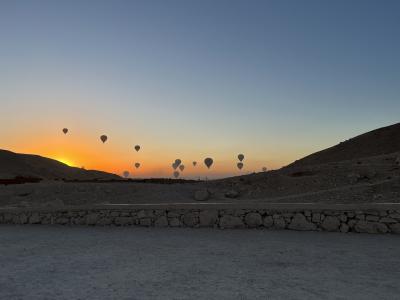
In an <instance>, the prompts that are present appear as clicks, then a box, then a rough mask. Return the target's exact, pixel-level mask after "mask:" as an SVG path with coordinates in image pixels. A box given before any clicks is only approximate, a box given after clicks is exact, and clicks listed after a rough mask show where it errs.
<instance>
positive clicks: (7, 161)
mask: <svg viewBox="0 0 400 300" xmlns="http://www.w3.org/2000/svg"><path fill="white" fill-rule="evenodd" d="M17 176H19V177H30V178H41V179H67V180H74V179H76V180H91V179H102V180H112V179H120V177H119V176H117V175H114V174H110V173H106V172H101V171H94V170H84V169H81V168H75V167H70V166H68V165H66V164H63V163H61V162H59V161H57V160H54V159H50V158H45V157H42V156H38V155H30V154H19V153H14V152H11V151H7V150H0V178H2V179H10V178H15V177H17Z"/></svg>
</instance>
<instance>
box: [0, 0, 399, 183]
mask: <svg viewBox="0 0 400 300" xmlns="http://www.w3.org/2000/svg"><path fill="white" fill-rule="evenodd" d="M399 37H400V2H399V1H361V0H360V1H323V0H321V1H94V0H93V1H4V0H2V1H0V44H1V47H0V103H1V104H2V111H3V113H2V118H1V119H0V125H1V129H0V136H2V137H3V138H2V139H1V144H0V146H1V147H3V148H11V149H13V150H16V151H18V150H21V151H22V150H25V149H29V150H30V149H33V150H35V149H36V151H38V152H41V151H42V150H41V149H40V148H38V147H36V148H32V147H30V145H27V144H26V143H28V142H26V143H25V142H23V138H24V137H25V136H27V135H31V134H32V132H33V130H35V134H37V136H38V137H40V136H41V135H43V138H44V137H46V138H48V136H50V135H51V132H52V131H54V130H58V129H59V128H60V127H63V126H76V127H77V130H78V128H79V130H82V131H85V132H87V133H88V135H90V134H93V135H94V136H97V135H98V134H99V133H100V132H109V134H110V135H113V136H116V137H118V139H119V140H120V141H121V142H120V143H116V144H115V145H114V147H115V149H114V150H115V151H116V152H118V151H120V152H123V151H124V150H123V148H124V147H125V146H124V144H123V142H122V141H124V140H125V141H130V140H132V142H134V141H136V140H139V141H140V142H142V143H144V144H146V145H148V147H149V148H151V149H153V151H154V152H152V153H157V150H159V151H161V150H160V149H163V151H164V153H166V159H169V158H170V157H174V155H175V156H176V154H179V155H181V156H184V155H188V159H189V156H194V155H195V154H196V153H198V155H199V157H202V155H203V156H204V155H206V154H207V153H210V155H215V156H216V157H218V158H219V159H220V160H221V161H224V160H225V156H226V157H227V158H226V161H227V163H228V161H229V159H230V157H231V156H232V155H234V154H235V153H236V152H246V153H247V154H248V155H247V157H249V163H250V165H251V169H256V168H258V165H260V166H261V164H264V162H265V163H266V164H268V165H271V166H273V167H278V166H280V165H282V164H285V163H288V162H290V161H291V160H293V159H297V158H299V157H301V156H303V155H306V154H308V153H310V152H313V151H316V150H320V149H322V148H325V147H327V146H331V145H333V144H336V143H338V142H340V141H341V140H343V139H346V138H349V137H351V136H354V135H356V134H359V133H362V132H365V131H368V130H371V129H374V128H377V127H381V126H384V125H389V124H392V123H396V122H398V121H399V117H398V116H399V115H400V101H399V96H400V92H399V86H400V57H399V53H400V38H399ZM68 124H69V125H68ZM28 125H29V126H28ZM27 126H28V128H29V129H27ZM17 137H21V138H17ZM30 143H32V141H30ZM41 143H42V141H41ZM42 152H43V151H42ZM75 155H77V154H75ZM78 156H79V155H78ZM228 157H229V159H228ZM250 158H252V159H253V160H252V161H251V160H250ZM82 163H83V162H82ZM160 163H161V162H160ZM168 164H169V161H168ZM94 167H96V165H94ZM226 170H228V169H226ZM226 170H225V169H224V172H228V171H226ZM249 171H250V169H249ZM154 172H155V173H154V174H156V173H157V172H158V171H157V172H156V171H154ZM221 172H222V171H221ZM156 175H157V174H156Z"/></svg>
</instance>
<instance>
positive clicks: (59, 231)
mask: <svg viewBox="0 0 400 300" xmlns="http://www.w3.org/2000/svg"><path fill="white" fill-rule="evenodd" d="M399 249H400V237H398V236H394V235H368V234H354V235H353V234H340V233H328V234H327V233H320V232H294V231H265V230H214V229H195V230H194V229H172V228H169V229H168V228H166V229H157V228H151V229H147V228H126V227H125V228H123V227H57V226H34V225H33V226H29V225H26V226H9V225H3V226H0V299H10V300H13V299H30V300H35V299H38V300H39V299H40V300H43V299H52V300H58V299H140V300H142V299H362V300H366V299H399V295H400V254H399Z"/></svg>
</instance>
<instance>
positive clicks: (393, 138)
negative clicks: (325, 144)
mask: <svg viewBox="0 0 400 300" xmlns="http://www.w3.org/2000/svg"><path fill="white" fill-rule="evenodd" d="M398 151H400V123H397V124H394V125H390V126H387V127H382V128H379V129H375V130H373V131H370V132H367V133H364V134H361V135H359V136H356V137H354V138H351V139H349V140H347V141H345V142H341V143H340V144H338V145H336V146H333V147H330V148H327V149H325V150H322V151H319V152H316V153H313V154H311V155H308V156H306V157H304V158H302V159H300V160H297V161H295V162H294V163H292V164H290V165H289V166H288V167H292V166H296V167H298V166H306V165H317V164H325V163H330V162H339V161H344V160H354V159H360V158H365V157H371V156H378V155H384V154H390V153H394V152H398Z"/></svg>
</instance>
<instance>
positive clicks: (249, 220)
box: [244, 212, 263, 228]
mask: <svg viewBox="0 0 400 300" xmlns="http://www.w3.org/2000/svg"><path fill="white" fill-rule="evenodd" d="M244 221H245V223H246V224H247V226H249V227H251V228H253V227H258V226H260V225H261V224H262V223H263V220H262V217H261V215H260V214H259V213H256V212H252V213H248V214H246V216H245V217H244Z"/></svg>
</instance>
